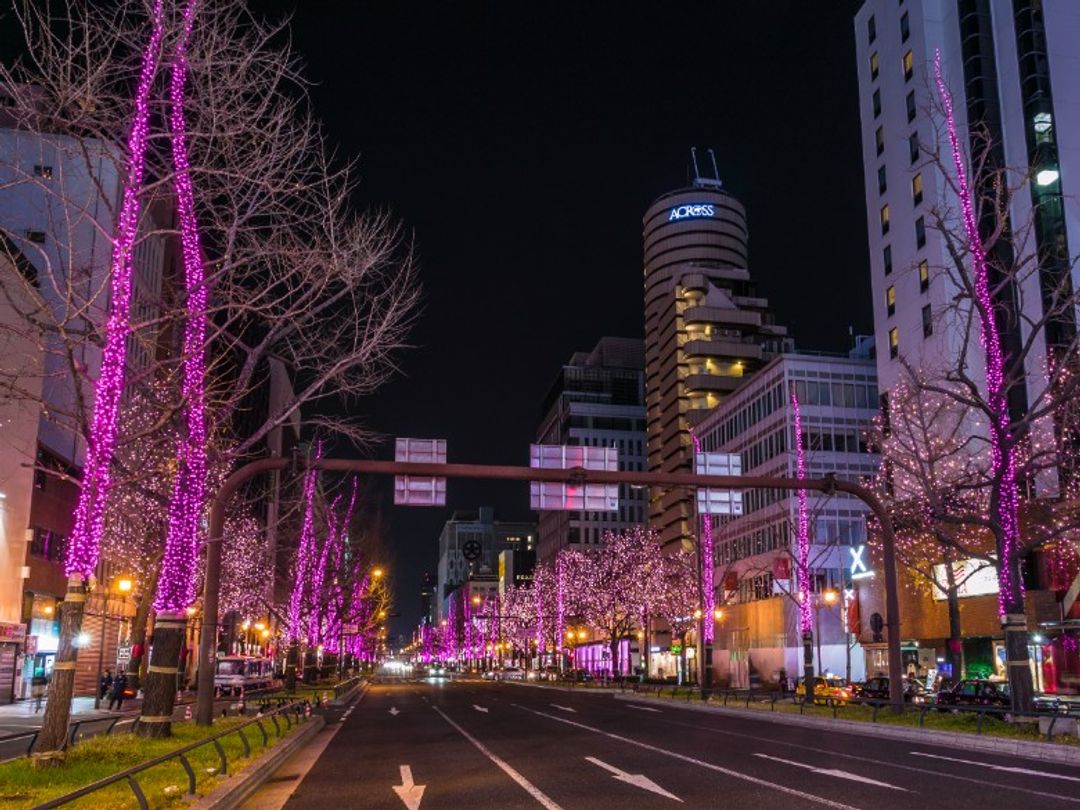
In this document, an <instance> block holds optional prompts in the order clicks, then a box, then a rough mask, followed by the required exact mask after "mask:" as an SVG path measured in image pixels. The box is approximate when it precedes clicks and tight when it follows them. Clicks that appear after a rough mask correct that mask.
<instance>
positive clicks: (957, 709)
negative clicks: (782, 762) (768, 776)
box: [620, 683, 1080, 740]
mask: <svg viewBox="0 0 1080 810" xmlns="http://www.w3.org/2000/svg"><path fill="white" fill-rule="evenodd" d="M620 691H624V692H633V693H634V694H641V695H647V696H655V697H658V698H659V697H664V696H665V695H666V696H668V697H670V698H671V699H673V700H685V702H687V703H689V702H691V701H694V700H698V701H701V702H705V703H713V704H714V705H721V706H730V705H736V706H737V705H740V704H741V705H742V707H743V708H747V709H749V708H750V705H751V704H761V705H765V704H768V706H769V709H770V711H776V704H778V703H780V704H785V705H792V706H797V707H798V708H799V714H805V713H806V710H807V708H809V707H816V708H819V709H820V708H825V709H828V710H830V711H831V712H832V716H833V718H835V719H842V718H843V713H844V712H845V710H848V709H854V708H856V707H863V708H869V709H870V722H872V723H877V722H878V715H879V714H880V712H881V709H882V708H886V709H890V708H891V707H892V704H891V703H890V702H889V701H888V700H877V699H872V698H860V697H847V698H836V697H831V696H829V697H818V698H815V700H814V703H813V704H808V703H807V702H806V701H805V700H803V698H802V696H801V695H798V694H793V693H791V692H781V691H780V690H777V689H771V690H753V689H698V688H697V687H695V686H671V685H669V684H649V683H638V684H633V685H626V686H625V687H624V688H623V689H621V690H620ZM931 713H951V714H974V715H976V721H975V732H976V733H977V734H982V733H983V726H984V721H985V719H986V718H987V717H996V718H997V719H1000V720H1002V721H1003V722H1010V721H1015V720H1016V719H1027V720H1029V721H1030V720H1034V721H1035V722H1038V721H1039V720H1040V719H1042V718H1046V719H1049V721H1050V722H1049V723H1048V724H1047V730H1046V739H1047V740H1050V739H1052V738H1053V735H1054V728H1055V726H1056V725H1057V724H1058V723H1059V722H1062V721H1069V720H1075V719H1078V718H1080V706H1077V705H1076V704H1069V703H1061V704H1060V705H1059V706H1058V707H1057V708H1056V709H1048V710H1039V711H1030V712H1018V711H1013V710H1012V709H1010V708H1009V707H1007V706H970V705H955V704H948V703H937V702H936V701H933V700H928V701H926V702H924V703H905V704H904V710H903V714H905V715H916V717H915V718H914V719H915V721H916V722H917V725H918V726H919V728H925V727H926V718H927V715H930V714H931ZM886 714H887V716H890V717H895V716H896V715H894V714H892V713H891V712H886ZM1041 733H1042V732H1040V735H1041Z"/></svg>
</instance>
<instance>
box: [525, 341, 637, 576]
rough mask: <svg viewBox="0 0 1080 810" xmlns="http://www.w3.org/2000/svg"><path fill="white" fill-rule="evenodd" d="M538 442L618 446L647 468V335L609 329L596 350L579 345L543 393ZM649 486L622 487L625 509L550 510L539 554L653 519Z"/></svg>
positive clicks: (630, 462)
mask: <svg viewBox="0 0 1080 810" xmlns="http://www.w3.org/2000/svg"><path fill="white" fill-rule="evenodd" d="M536 441H537V443H538V444H561V445H579V446H586V447H614V448H616V449H617V450H618V454H619V469H620V470H632V471H636V472H640V471H642V470H644V469H645V460H646V450H645V346H644V343H643V342H642V341H640V340H634V339H630V338H615V337H604V338H601V339H600V340H599V342H598V343H597V344H596V346H595V347H593V349H592V351H590V352H577V353H575V354H574V355H573V356H572V357H571V358H570V362H569V363H567V364H566V365H565V366H563V367H562V369H561V370H560V371H559V374H558V376H557V377H556V378H555V382H554V383H553V384H552V386H551V389H550V391H549V392H548V394H547V396H546V397H545V398H544V405H543V419H542V421H541V423H540V427H539V429H538V430H537V432H536ZM647 512H648V498H647V493H646V492H645V491H644V490H641V489H634V488H632V487H629V486H628V485H626V484H622V485H620V487H619V510H618V512H578V511H567V512H562V511H543V512H540V513H539V515H540V517H539V521H538V524H537V527H538V530H539V541H538V544H537V557H538V558H539V559H540V560H541V561H542V560H545V559H548V558H549V557H553V556H554V555H555V554H557V553H558V552H559V551H560V550H561V549H562V548H564V547H566V546H567V545H570V546H576V545H579V544H594V545H595V544H596V543H599V542H600V539H601V538H602V537H603V535H604V532H606V531H612V532H618V531H622V530H624V529H627V528H629V527H630V526H635V525H642V524H644V523H645V522H646V521H647V520H648V514H647Z"/></svg>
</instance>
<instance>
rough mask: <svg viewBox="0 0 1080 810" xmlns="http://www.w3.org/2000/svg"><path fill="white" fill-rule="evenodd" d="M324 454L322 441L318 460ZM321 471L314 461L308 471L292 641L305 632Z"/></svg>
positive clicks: (292, 600)
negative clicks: (305, 604) (306, 599)
mask: <svg viewBox="0 0 1080 810" xmlns="http://www.w3.org/2000/svg"><path fill="white" fill-rule="evenodd" d="M320 458H322V444H321V443H318V444H316V446H315V461H318V460H319V459H320ZM318 477H319V471H318V470H317V469H316V468H315V466H314V465H312V466H311V467H309V468H308V471H307V472H306V473H305V474H304V519H303V522H302V524H301V526H300V542H299V544H298V546H297V549H296V565H295V566H294V568H293V588H292V594H291V595H290V598H289V632H288V637H289V641H290V642H291V643H296V642H297V641H299V640H300V637H301V636H302V635H303V633H304V629H305V628H304V626H303V625H304V621H303V616H302V615H301V614H302V610H303V606H304V596H305V593H306V591H307V588H306V585H307V582H308V578H309V577H310V575H311V574H310V568H311V557H312V556H313V555H314V553H315V485H316V483H317V481H318Z"/></svg>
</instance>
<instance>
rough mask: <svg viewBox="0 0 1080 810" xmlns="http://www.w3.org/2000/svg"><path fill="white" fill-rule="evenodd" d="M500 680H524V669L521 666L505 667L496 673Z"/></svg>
mask: <svg viewBox="0 0 1080 810" xmlns="http://www.w3.org/2000/svg"><path fill="white" fill-rule="evenodd" d="M496 675H497V677H498V679H499V680H500V681H523V680H525V670H523V669H522V668H521V667H506V668H505V669H503V670H501V671H500V672H497V673H496Z"/></svg>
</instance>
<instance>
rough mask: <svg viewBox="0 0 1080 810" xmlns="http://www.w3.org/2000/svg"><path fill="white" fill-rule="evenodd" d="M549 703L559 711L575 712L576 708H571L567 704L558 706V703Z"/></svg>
mask: <svg viewBox="0 0 1080 810" xmlns="http://www.w3.org/2000/svg"><path fill="white" fill-rule="evenodd" d="M551 705H552V707H553V708H555V709H559V710H560V711H564V712H572V713H574V714H577V709H571V708H570V707H569V706H560V705H559V704H558V703H552V704H551Z"/></svg>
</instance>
